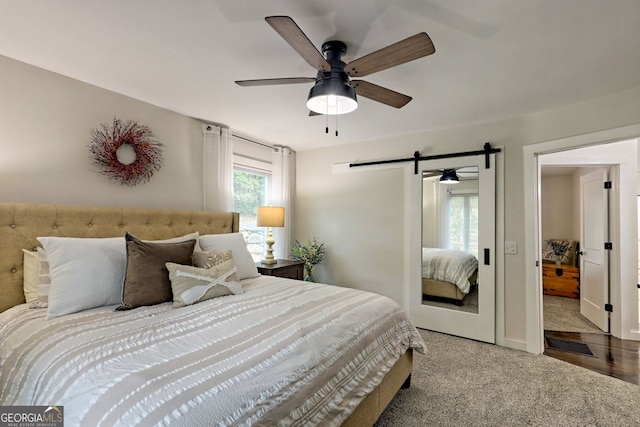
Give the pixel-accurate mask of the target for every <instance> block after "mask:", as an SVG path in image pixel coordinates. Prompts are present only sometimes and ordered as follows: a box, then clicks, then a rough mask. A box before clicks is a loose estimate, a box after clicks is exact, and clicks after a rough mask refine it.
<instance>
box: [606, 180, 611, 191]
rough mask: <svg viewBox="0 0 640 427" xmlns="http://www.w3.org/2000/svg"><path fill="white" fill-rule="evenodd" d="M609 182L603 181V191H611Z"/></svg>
mask: <svg viewBox="0 0 640 427" xmlns="http://www.w3.org/2000/svg"><path fill="white" fill-rule="evenodd" d="M611 188H612V187H611V181H605V182H604V189H605V190H611Z"/></svg>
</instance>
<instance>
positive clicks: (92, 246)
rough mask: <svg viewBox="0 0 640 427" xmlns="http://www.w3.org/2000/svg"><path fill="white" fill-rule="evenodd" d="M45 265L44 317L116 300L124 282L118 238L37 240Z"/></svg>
mask: <svg viewBox="0 0 640 427" xmlns="http://www.w3.org/2000/svg"><path fill="white" fill-rule="evenodd" d="M38 240H39V241H40V243H42V245H43V247H44V250H45V252H46V258H47V261H48V262H49V270H50V276H51V285H50V287H49V303H48V307H47V318H48V319H52V318H54V317H58V316H62V315H65V314H70V313H76V312H78V311H82V310H87V309H90V308H94V307H101V306H103V305H112V304H117V303H118V302H119V301H120V295H121V290H122V282H123V281H124V265H125V261H126V258H125V247H124V245H125V242H124V239H123V238H122V237H113V238H105V239H100V238H76V237H38Z"/></svg>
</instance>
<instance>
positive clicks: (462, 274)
mask: <svg viewBox="0 0 640 427" xmlns="http://www.w3.org/2000/svg"><path fill="white" fill-rule="evenodd" d="M477 269H478V260H477V259H476V257H474V256H473V255H471V254H469V253H467V252H464V251H459V250H455V249H439V248H422V277H423V278H424V279H431V280H442V281H445V282H450V283H453V284H455V285H456V286H457V287H458V289H460V292H462V293H464V294H467V293H469V289H470V288H471V283H469V278H470V277H471V276H472V275H473V273H475V271H476V270H477Z"/></svg>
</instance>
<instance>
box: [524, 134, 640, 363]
mask: <svg viewBox="0 0 640 427" xmlns="http://www.w3.org/2000/svg"><path fill="white" fill-rule="evenodd" d="M639 136H640V125H632V126H625V127H621V128H616V129H610V130H605V131H601V132H594V133H590V134H585V135H578V136H574V137H569V138H563V139H558V140H553V141H547V142H542V143H538V144H532V145H528V146H525V147H524V148H523V152H524V187H525V188H524V199H525V200H524V202H525V286H526V289H525V303H526V307H527V314H526V333H527V335H526V336H527V338H526V350H527V351H529V352H531V353H535V354H540V353H542V352H543V351H544V343H543V339H544V336H543V335H544V328H543V321H542V316H541V314H542V274H541V267H540V265H539V264H540V238H541V237H540V203H539V200H540V167H541V164H540V162H539V155H542V154H550V153H559V152H562V151H566V150H571V149H575V148H584V147H589V148H590V149H589V150H586V151H585V152H584V153H583V154H584V155H583V156H581V157H580V159H576V161H575V162H573V163H576V164H583V165H587V164H592V165H602V164H610V165H611V164H613V165H616V164H618V165H619V167H618V168H614V170H617V172H618V173H617V174H616V173H615V172H614V174H616V175H617V176H616V177H613V178H614V179H613V180H614V181H617V182H619V186H617V187H618V188H616V189H614V190H615V191H614V192H613V194H612V197H614V198H615V202H614V205H615V206H616V207H617V208H618V211H617V212H612V213H611V216H610V217H611V220H612V225H613V229H612V235H611V238H612V240H613V241H617V242H619V246H618V248H619V250H618V251H613V252H612V254H611V255H612V257H611V273H612V276H611V283H610V285H611V303H612V304H613V306H614V312H613V313H612V316H611V333H612V334H613V335H614V336H618V337H620V338H622V339H633V340H640V325H639V321H638V298H637V287H636V286H635V284H636V283H637V265H634V264H633V263H628V262H622V257H621V254H624V259H628V257H632V258H631V259H637V253H638V247H637V242H636V236H637V229H638V225H637V204H636V199H635V196H636V188H637V181H636V180H637V169H638V164H637V163H638V159H637V141H630V140H636V139H637V138H638V137H639ZM621 141H629V142H628V143H627V147H625V148H626V149H628V150H630V151H631V152H632V153H633V154H630V151H627V152H626V153H625V152H624V151H625V150H623V151H622V152H618V150H614V149H613V148H614V147H615V146H619V144H615V146H614V145H608V146H607V147H606V148H607V149H606V150H602V149H598V148H597V146H598V145H602V144H611V143H614V142H621ZM557 157H558V158H559V159H561V158H562V156H557ZM549 159H550V157H547V158H545V161H549V162H550V163H546V164H547V165H548V164H554V163H553V161H554V160H553V159H551V160H549ZM555 161H556V163H555V164H567V161H566V159H565V160H555ZM632 202H633V203H632ZM621 230H624V232H621ZM536 264H538V265H536ZM621 284H624V286H625V288H624V291H625V294H624V296H627V297H626V298H625V297H623V293H622V288H621ZM631 284H633V287H632V286H631ZM632 288H633V292H634V295H636V297H635V298H631V297H630V296H631V292H632V290H631V289H632Z"/></svg>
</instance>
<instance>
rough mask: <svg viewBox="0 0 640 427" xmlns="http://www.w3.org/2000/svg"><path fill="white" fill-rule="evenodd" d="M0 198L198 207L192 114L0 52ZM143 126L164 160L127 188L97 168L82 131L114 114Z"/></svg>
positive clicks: (198, 164)
mask: <svg viewBox="0 0 640 427" xmlns="http://www.w3.org/2000/svg"><path fill="white" fill-rule="evenodd" d="M0 94H2V95H1V98H0V153H2V154H1V155H0V200H2V201H12V202H32V203H60V204H65V203H66V204H80V205H113V206H131V207H150V208H154V207H157V208H176V207H183V208H185V209H201V208H202V156H201V154H202V128H201V123H200V122H199V121H197V120H194V119H191V118H188V117H186V116H183V115H181V114H177V113H173V112H171V111H168V110H166V109H163V108H159V107H155V106H152V105H150V104H147V103H144V102H140V101H137V100H134V99H132V98H129V97H126V96H122V95H119V94H116V93H113V92H110V91H107V90H104V89H100V88H97V87H95V86H91V85H88V84H84V83H81V82H79V81H77V80H73V79H69V78H66V77H63V76H60V75H58V74H55V73H51V72H48V71H45V70H42V69H39V68H36V67H32V66H29V65H26V64H24V63H21V62H17V61H14V60H11V59H8V58H6V57H2V56H0ZM114 116H115V117H118V118H119V119H123V120H124V119H132V120H135V121H137V122H138V123H140V124H144V125H147V126H149V127H150V128H151V130H152V131H153V133H154V134H155V135H156V136H157V137H158V138H159V139H160V142H162V143H163V144H164V145H165V148H164V152H163V155H164V166H163V167H162V168H161V169H160V170H159V171H158V172H157V173H156V174H155V175H154V176H153V177H152V178H151V180H150V181H149V182H148V183H145V184H139V185H137V186H135V187H127V186H123V185H120V184H118V183H115V182H112V181H109V180H108V179H107V178H106V177H104V176H103V175H100V174H99V173H97V172H96V168H95V167H94V166H93V165H92V163H91V158H90V153H89V150H88V147H87V145H88V143H89V131H90V130H91V129H93V128H98V127H99V126H100V124H101V123H108V124H110V123H112V122H113V118H114Z"/></svg>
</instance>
